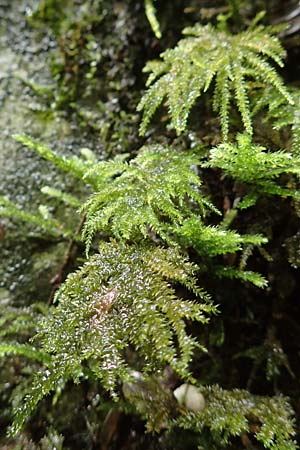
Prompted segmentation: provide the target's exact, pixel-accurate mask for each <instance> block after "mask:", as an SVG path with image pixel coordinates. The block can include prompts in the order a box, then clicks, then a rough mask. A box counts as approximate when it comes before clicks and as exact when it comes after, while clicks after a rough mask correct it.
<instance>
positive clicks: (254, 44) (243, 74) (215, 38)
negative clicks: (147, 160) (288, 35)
mask: <svg viewBox="0 0 300 450" xmlns="http://www.w3.org/2000/svg"><path fill="white" fill-rule="evenodd" d="M183 33H184V34H185V35H186V36H187V37H185V38H184V39H182V40H181V41H179V43H178V45H177V47H175V48H174V49H171V50H167V51H165V52H164V53H162V54H161V60H160V61H157V62H155V63H153V62H150V63H148V64H147V65H146V67H145V72H150V76H149V78H148V82H147V85H148V91H147V92H146V93H145V95H144V97H143V98H142V99H141V102H140V103H139V105H138V110H139V111H143V114H144V115H143V120H142V124H141V128H140V132H141V134H144V133H145V131H146V129H147V126H148V124H149V122H150V120H151V117H152V116H153V114H154V112H155V111H156V109H157V108H158V107H159V105H160V104H162V102H163V100H164V99H165V98H166V99H167V105H168V108H169V113H170V116H171V125H172V126H173V127H174V128H175V130H176V131H177V133H181V132H182V131H184V130H185V129H186V126H187V120H188V116H189V114H190V111H191V108H192V106H193V105H194V104H195V102H196V99H197V98H198V97H199V96H200V95H201V94H202V93H204V92H206V91H207V90H208V88H209V87H210V86H211V84H212V82H213V79H214V78H215V80H216V81H215V92H214V99H215V100H214V109H215V110H216V111H218V112H219V114H220V118H221V127H222V133H223V138H224V139H225V140H226V138H227V135H228V127H229V115H228V109H229V104H230V101H231V103H233V102H234V101H235V102H236V105H237V107H238V110H239V112H240V114H241V118H242V122H243V125H244V127H245V129H246V131H247V132H248V133H249V134H252V121H251V111H250V106H249V103H250V102H249V95H248V90H249V88H250V86H249V81H253V80H255V81H257V80H258V81H259V82H260V84H261V85H263V86H264V87H268V86H272V87H273V88H274V89H275V90H276V91H277V92H278V93H279V94H280V95H281V96H282V97H283V98H284V99H285V100H286V101H287V102H288V103H290V104H293V99H292V97H291V95H290V94H289V92H288V90H287V89H286V88H285V86H284V84H283V82H282V80H281V78H280V77H279V76H278V75H277V73H276V71H275V69H273V67H272V66H271V64H270V63H269V61H268V60H269V59H271V60H272V61H274V62H275V63H276V64H278V65H279V66H281V67H282V65H283V58H284V56H285V52H284V50H283V48H282V46H281V44H280V42H279V40H278V38H277V37H275V36H273V35H272V33H274V31H273V30H272V28H270V27H268V28H267V29H264V28H263V27H262V26H258V27H256V28H254V29H249V30H247V31H245V32H242V33H240V34H237V35H230V34H229V33H225V32H223V31H219V30H217V29H215V28H214V27H213V26H212V25H205V26H202V25H200V24H197V25H195V26H194V27H189V28H186V29H185V30H184V31H183ZM233 92H234V93H235V95H234V98H232V97H233V96H232V93H233Z"/></svg>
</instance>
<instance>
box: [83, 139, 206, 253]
mask: <svg viewBox="0 0 300 450" xmlns="http://www.w3.org/2000/svg"><path fill="white" fill-rule="evenodd" d="M199 163H200V161H199V159H198V158H197V157H196V156H195V155H193V154H191V153H185V154H184V155H183V154H180V153H175V152H174V151H172V150H171V149H170V148H166V147H162V146H159V145H154V146H149V147H145V148H143V149H142V150H141V151H140V153H139V154H138V156H137V157H136V158H135V159H133V160H131V161H130V163H129V164H128V163H125V162H123V163H119V164H118V165H117V172H119V173H118V174H117V173H116V172H115V171H114V168H115V162H114V161H112V162H106V163H102V165H100V164H98V165H97V167H96V169H95V170H97V176H98V178H99V179H100V180H105V184H104V183H102V182H101V186H98V192H96V193H95V194H94V195H93V196H92V197H91V198H90V199H89V200H88V202H87V203H86V204H85V205H84V207H83V210H84V211H86V222H85V225H84V229H83V237H84V239H85V241H86V243H87V248H89V247H90V244H91V241H92V238H93V236H94V234H95V233H96V232H97V231H104V232H107V233H109V234H110V235H113V236H115V237H116V238H118V239H123V240H124V239H125V240H129V239H133V240H135V239H140V236H143V237H144V238H147V237H149V233H151V232H152V233H153V232H154V233H156V235H157V236H159V237H160V238H162V239H163V240H165V241H167V242H170V241H171V240H172V239H171V235H170V234H169V233H168V232H167V226H168V225H170V224H171V225H177V224H181V223H182V222H183V220H184V219H185V218H186V217H188V216H190V215H191V214H192V209H194V210H195V209H196V210H197V209H198V210H199V213H202V214H204V213H205V209H206V207H210V206H211V205H209V202H208V201H207V200H206V199H205V198H204V197H203V196H202V195H201V193H200V191H199V187H200V179H199V177H198V175H197V174H196V173H195V171H194V170H193V168H192V167H193V166H195V165H198V164H199ZM112 169H113V170H112ZM107 174H108V176H109V177H111V178H110V179H109V178H108V176H107ZM99 188H101V189H99Z"/></svg>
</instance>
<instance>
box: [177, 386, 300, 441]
mask: <svg viewBox="0 0 300 450" xmlns="http://www.w3.org/2000/svg"><path fill="white" fill-rule="evenodd" d="M201 392H202V394H203V395H204V398H205V400H206V407H205V408H204V410H203V411H201V412H200V413H197V414H194V413H191V412H188V413H186V414H185V415H182V416H181V417H179V418H178V419H176V420H174V421H173V426H175V427H178V426H179V427H180V428H184V429H190V430H193V432H194V433H197V434H198V435H199V437H201V434H202V433H203V432H204V430H205V429H206V428H208V429H209V430H210V433H211V438H212V442H213V443H215V444H218V445H221V446H222V447H223V446H224V447H226V446H228V444H230V441H231V439H232V438H234V437H236V436H241V435H242V434H243V433H251V425H255V429H256V431H255V433H254V435H253V437H254V438H255V439H256V440H257V441H258V442H260V443H262V444H263V446H264V448H267V449H271V450H296V449H297V448H298V446H297V445H296V442H295V441H294V440H293V437H294V435H295V431H294V420H293V416H294V413H293V411H292V409H291V407H290V405H289V403H288V400H287V399H286V398H285V397H283V396H281V395H278V396H275V397H260V396H255V395H252V394H250V393H249V392H248V391H244V390H239V389H235V390H232V391H226V390H224V389H222V388H220V387H219V386H209V387H201Z"/></svg>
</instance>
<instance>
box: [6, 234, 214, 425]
mask: <svg viewBox="0 0 300 450" xmlns="http://www.w3.org/2000/svg"><path fill="white" fill-rule="evenodd" d="M195 270H196V267H195V266H193V265H191V264H190V263H188V262H187V261H186V260H185V259H184V258H183V257H182V256H181V255H180V254H179V253H177V252H176V250H175V249H172V250H164V249H162V248H155V247H153V246H152V247H149V248H146V247H145V248H140V247H136V246H128V245H118V244H116V243H110V244H102V245H101V247H100V249H99V254H97V255H94V256H93V257H91V258H90V260H89V261H88V262H87V263H86V264H85V265H84V266H83V267H82V269H80V270H78V271H77V272H74V273H72V274H71V275H69V276H68V278H67V280H66V282H65V283H64V284H63V285H62V287H61V288H60V289H59V291H58V293H57V294H56V298H55V300H56V302H57V303H58V305H57V307H56V308H53V309H52V312H51V314H49V315H48V316H47V317H46V318H45V320H44V321H43V322H42V324H41V328H40V331H39V334H38V338H39V340H41V342H42V351H43V352H45V353H46V354H48V355H49V356H50V355H51V358H52V361H51V364H49V365H48V367H47V370H45V369H44V370H41V371H40V372H39V373H38V374H37V376H36V378H35V381H34V384H33V386H32V389H31V391H30V392H29V393H28V394H26V396H25V398H24V403H23V405H22V406H21V407H19V406H18V407H17V408H16V420H15V424H14V425H13V428H12V430H13V433H16V432H17V431H18V430H19V429H20V427H21V426H22V423H23V422H24V420H25V419H26V418H27V417H28V415H29V414H30V413H31V412H32V410H33V409H34V408H35V406H36V404H37V403H38V402H39V401H40V399H41V398H42V397H43V396H44V395H47V394H48V393H49V392H50V391H52V390H54V389H55V388H56V386H57V383H58V382H59V380H61V379H63V380H67V379H73V380H75V381H76V380H78V378H80V377H82V376H83V375H84V364H83V363H84V361H86V364H88V366H89V368H90V370H91V371H92V373H93V374H94V376H95V377H96V378H97V379H99V380H101V382H102V384H103V385H104V387H105V388H106V389H108V390H109V391H111V392H113V391H115V390H116V386H117V380H118V379H119V378H121V379H126V378H128V376H129V375H130V370H131V369H132V368H130V365H129V363H128V361H127V358H126V350H125V349H126V348H128V346H131V347H132V348H134V349H135V350H136V352H137V353H138V354H139V356H140V363H139V364H141V361H143V364H142V367H143V371H144V372H145V373H148V372H149V373H151V372H152V371H157V370H158V368H159V367H161V368H162V367H163V366H164V365H165V364H170V366H171V367H173V369H174V370H175V371H176V372H177V373H178V374H179V375H180V376H181V377H182V378H189V377H190V373H189V363H190V360H191V357H192V354H193V351H194V349H195V347H197V346H198V343H197V341H196V339H195V338H194V337H192V336H190V335H188V334H187V332H186V325H185V320H186V319H189V320H195V321H198V322H200V323H203V324H205V323H207V321H208V316H209V314H211V313H214V312H215V308H214V307H213V306H212V305H211V303H210V301H209V298H208V297H207V296H205V295H204V294H203V300H202V302H201V301H197V302H196V301H195V300H188V299H186V300H185V299H182V298H179V297H177V296H176V292H175V290H174V288H173V287H172V286H171V284H170V283H172V281H173V282H176V283H181V284H183V285H184V286H186V287H188V288H190V287H191V289H192V290H193V291H194V292H197V293H199V291H197V290H196V289H194V287H195V286H196V280H195V279H194V277H193V272H194V271H195ZM140 367H141V366H140Z"/></svg>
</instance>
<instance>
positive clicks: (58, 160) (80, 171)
mask: <svg viewBox="0 0 300 450" xmlns="http://www.w3.org/2000/svg"><path fill="white" fill-rule="evenodd" d="M13 138H14V139H15V140H16V141H17V142H20V143H21V144H23V145H25V146H26V147H28V148H30V149H31V150H34V151H35V152H36V153H38V154H39V155H40V156H41V157H42V158H44V159H46V160H47V161H50V162H51V163H53V164H54V165H55V166H56V167H57V168H58V169H60V170H62V171H64V172H67V173H68V174H69V175H71V176H72V177H75V178H79V179H80V180H82V179H83V178H84V176H85V177H86V181H87V182H89V183H90V184H91V185H93V181H94V179H93V178H88V177H87V176H86V173H87V172H88V171H89V169H91V168H92V167H94V164H95V163H94V161H91V160H87V159H85V158H78V157H76V156H74V157H72V158H67V157H66V156H62V155H59V154H58V153H56V152H54V151H53V150H51V149H49V148H48V147H46V146H45V145H44V144H41V143H40V142H38V141H36V140H35V139H32V138H31V137H29V136H26V135H25V134H15V135H13Z"/></svg>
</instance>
